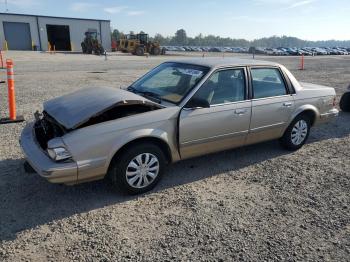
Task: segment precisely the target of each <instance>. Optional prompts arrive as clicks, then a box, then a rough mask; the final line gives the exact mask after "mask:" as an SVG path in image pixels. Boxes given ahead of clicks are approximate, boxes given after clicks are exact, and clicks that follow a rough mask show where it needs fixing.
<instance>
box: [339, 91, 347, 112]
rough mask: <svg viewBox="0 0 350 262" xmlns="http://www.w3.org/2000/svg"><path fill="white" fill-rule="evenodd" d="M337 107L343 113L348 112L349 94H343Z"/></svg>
mask: <svg viewBox="0 0 350 262" xmlns="http://www.w3.org/2000/svg"><path fill="white" fill-rule="evenodd" d="M339 107H340V109H341V110H342V111H343V112H350V92H347V93H345V94H343V96H342V97H341V99H340V102H339Z"/></svg>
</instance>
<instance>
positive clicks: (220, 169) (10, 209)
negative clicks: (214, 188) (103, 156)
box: [0, 113, 350, 241]
mask: <svg viewBox="0 0 350 262" xmlns="http://www.w3.org/2000/svg"><path fill="white" fill-rule="evenodd" d="M349 121H350V114H345V113H341V114H340V116H339V117H338V118H337V120H336V121H334V122H332V123H329V124H326V125H323V126H322V127H317V128H314V129H313V130H312V132H311V135H310V139H309V142H308V143H309V144H310V143H317V142H319V141H322V140H327V139H334V138H341V137H345V136H348V135H349V134H350V125H349V124H348V123H349ZM289 153H290V152H289V151H286V150H284V149H282V148H281V147H279V145H278V141H270V142H266V143H261V144H257V145H251V146H247V147H242V148H238V149H234V150H229V151H225V152H220V153H216V154H211V155H207V156H203V157H198V158H194V159H190V160H185V161H182V162H179V163H176V164H174V165H171V166H169V167H168V170H167V172H166V175H165V176H164V178H163V180H162V181H161V182H160V184H159V185H158V186H157V187H156V188H155V189H154V190H153V191H151V192H149V193H147V194H145V195H143V196H127V195H123V194H121V193H119V192H116V191H114V190H113V189H112V188H111V187H110V186H109V185H108V183H106V182H105V181H97V182H91V183H86V184H81V185H76V186H65V185H57V184H50V183H48V182H47V181H46V180H44V179H43V178H41V177H39V176H38V175H37V174H27V173H25V172H24V169H23V163H24V159H7V160H2V161H0V170H1V173H0V198H1V200H0V203H1V204H0V240H2V241H4V240H11V239H15V238H16V235H17V234H18V233H20V232H22V231H24V230H27V229H32V228H35V227H36V226H40V225H43V224H46V223H50V222H52V221H55V220H58V219H62V218H66V217H70V216H72V215H75V214H79V213H82V212H88V211H91V210H95V209H98V208H103V207H105V206H110V205H116V204H118V203H122V202H126V201H130V200H134V199H137V198H139V197H145V196H147V195H148V194H152V193H154V192H159V191H163V190H166V189H167V188H172V187H175V186H179V185H183V184H187V183H192V182H195V181H199V180H202V179H206V178H209V177H212V176H216V175H220V174H224V173H229V175H234V174H235V172H237V171H238V170H240V169H242V168H245V167H248V166H250V165H253V164H257V163H261V162H263V161H266V160H270V159H274V158H278V157H283V156H284V155H286V154H289Z"/></svg>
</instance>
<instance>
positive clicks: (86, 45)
mask: <svg viewBox="0 0 350 262" xmlns="http://www.w3.org/2000/svg"><path fill="white" fill-rule="evenodd" d="M81 48H82V50H83V53H84V54H95V55H101V54H103V53H104V52H105V50H104V48H103V46H102V45H101V43H100V41H99V40H98V38H97V31H94V30H88V31H86V32H85V38H84V41H83V42H81Z"/></svg>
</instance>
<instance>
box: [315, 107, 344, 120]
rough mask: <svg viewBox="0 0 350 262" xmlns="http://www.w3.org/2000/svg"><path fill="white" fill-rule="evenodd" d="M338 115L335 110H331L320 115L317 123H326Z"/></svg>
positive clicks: (337, 111)
mask: <svg viewBox="0 0 350 262" xmlns="http://www.w3.org/2000/svg"><path fill="white" fill-rule="evenodd" d="M338 115H339V110H338V109H336V108H333V109H331V110H329V111H328V112H326V113H324V114H321V115H320V119H319V123H324V122H328V121H330V120H332V119H333V118H335V117H337V116H338Z"/></svg>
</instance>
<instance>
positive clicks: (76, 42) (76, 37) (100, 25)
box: [0, 14, 111, 51]
mask: <svg viewBox="0 0 350 262" xmlns="http://www.w3.org/2000/svg"><path fill="white" fill-rule="evenodd" d="M4 21H5V22H23V23H29V24H30V33H31V37H32V41H33V43H34V45H36V46H38V48H39V50H43V51H47V50H48V41H47V32H46V25H47V24H49V25H68V26H69V33H70V40H71V43H72V47H73V51H81V42H82V41H83V39H84V37H85V35H84V33H85V32H86V31H87V30H88V29H95V30H97V32H98V34H99V37H100V38H101V39H102V45H103V47H104V48H105V49H106V50H107V51H110V49H111V35H110V22H109V21H98V20H83V19H69V18H55V17H40V16H38V17H36V16H24V15H14V14H0V23H1V24H0V43H1V48H3V44H4V41H5V35H4V29H3V22H4ZM37 24H39V30H38V26H37ZM38 32H40V38H39V33H38ZM101 32H102V35H101V36H100V34H101ZM39 39H40V40H41V43H40V40H39ZM10 48H11V47H10Z"/></svg>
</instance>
